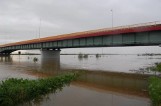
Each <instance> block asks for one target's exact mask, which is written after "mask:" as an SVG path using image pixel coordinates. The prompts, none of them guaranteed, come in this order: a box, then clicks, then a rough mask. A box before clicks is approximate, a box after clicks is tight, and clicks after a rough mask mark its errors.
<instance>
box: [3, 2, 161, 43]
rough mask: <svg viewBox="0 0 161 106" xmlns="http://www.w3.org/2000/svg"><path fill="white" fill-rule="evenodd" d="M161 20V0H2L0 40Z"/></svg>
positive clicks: (18, 39) (10, 40)
mask: <svg viewBox="0 0 161 106" xmlns="http://www.w3.org/2000/svg"><path fill="white" fill-rule="evenodd" d="M111 9H113V13H114V26H120V25H130V24H137V23H144V22H153V21H161V14H160V13H159V12H160V10H161V0H0V39H1V40H0V44H3V43H8V42H14V41H21V40H27V39H33V38H38V28H39V23H40V19H41V37H46V36H51V35H59V34H64V33H72V32H78V31H85V30H91V29H98V28H105V27H111V26H112V25H111V23H112V21H111V20H112V16H111V11H110V10H111Z"/></svg>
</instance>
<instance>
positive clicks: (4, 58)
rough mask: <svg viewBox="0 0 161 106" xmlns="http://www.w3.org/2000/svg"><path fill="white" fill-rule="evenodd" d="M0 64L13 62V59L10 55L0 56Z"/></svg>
mask: <svg viewBox="0 0 161 106" xmlns="http://www.w3.org/2000/svg"><path fill="white" fill-rule="evenodd" d="M0 62H12V57H11V56H10V55H7V56H0Z"/></svg>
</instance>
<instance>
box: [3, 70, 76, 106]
mask: <svg viewBox="0 0 161 106" xmlns="http://www.w3.org/2000/svg"><path fill="white" fill-rule="evenodd" d="M77 77H78V73H66V74H62V75H59V76H56V77H49V78H42V79H37V80H28V79H17V78H9V79H7V80H5V81H2V82H1V83H0V106H15V105H18V104H21V103H24V102H29V101H31V100H32V101H34V100H36V99H38V98H41V97H42V96H44V95H46V94H48V93H51V92H56V91H57V90H62V88H63V87H64V86H65V85H69V84H70V82H71V81H73V80H75V79H76V78H77Z"/></svg>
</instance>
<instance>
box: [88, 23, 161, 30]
mask: <svg viewBox="0 0 161 106" xmlns="http://www.w3.org/2000/svg"><path fill="white" fill-rule="evenodd" d="M160 24H161V21H155V22H148V23H141V24H134V25H126V26H117V27H113V28H104V29H98V30H94V31H93V32H97V31H99V32H102V31H112V30H117V29H127V28H136V27H146V26H147V27H148V26H155V25H160ZM90 32H91V31H90ZM87 33H88V31H87Z"/></svg>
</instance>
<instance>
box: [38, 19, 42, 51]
mask: <svg viewBox="0 0 161 106" xmlns="http://www.w3.org/2000/svg"><path fill="white" fill-rule="evenodd" d="M40 31H41V18H40V23H39V43H40V49H42V45H41V42H40V36H41V35H40V34H41V32H40Z"/></svg>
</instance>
